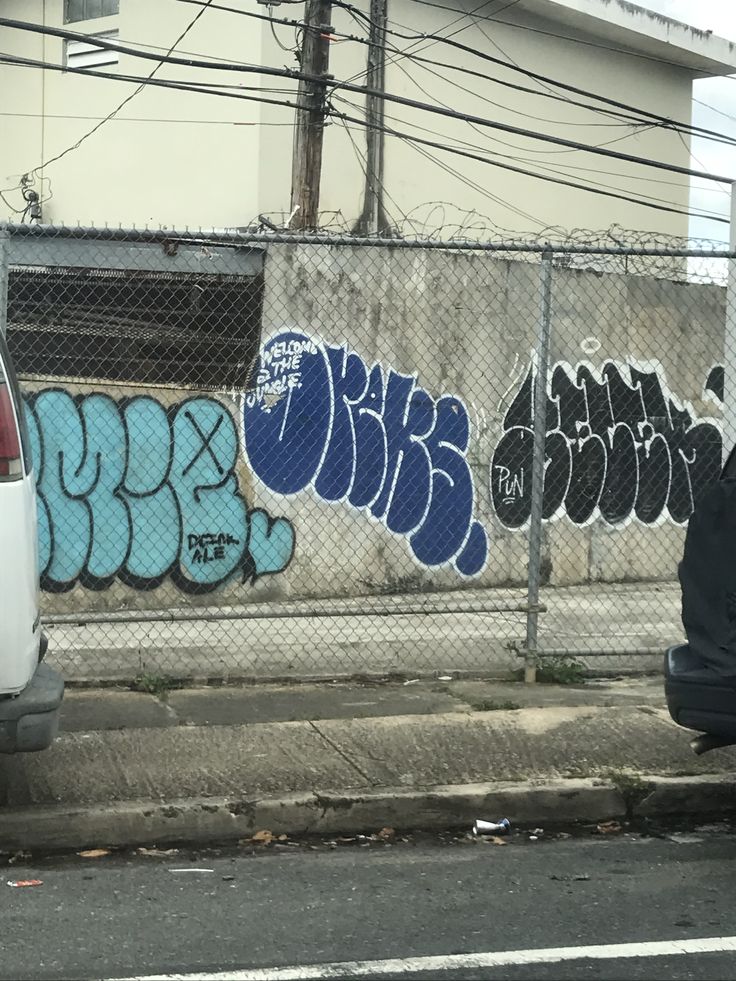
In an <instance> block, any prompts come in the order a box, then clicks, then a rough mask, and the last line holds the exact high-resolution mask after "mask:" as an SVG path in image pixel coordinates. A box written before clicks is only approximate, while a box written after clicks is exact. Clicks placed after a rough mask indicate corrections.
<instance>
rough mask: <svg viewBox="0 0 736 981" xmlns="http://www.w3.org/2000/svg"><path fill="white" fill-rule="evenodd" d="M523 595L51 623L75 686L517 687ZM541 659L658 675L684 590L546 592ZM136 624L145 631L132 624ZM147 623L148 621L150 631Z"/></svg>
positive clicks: (638, 586)
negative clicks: (407, 680)
mask: <svg viewBox="0 0 736 981" xmlns="http://www.w3.org/2000/svg"><path fill="white" fill-rule="evenodd" d="M525 599H526V593H525V590H523V589H485V590H478V589H476V590H458V591H456V592H450V593H417V594H402V595H396V596H371V597H365V596H364V597H357V598H354V599H334V600H310V601H306V600H302V601H292V602H279V603H254V604H251V605H249V606H244V607H242V608H239V609H236V608H232V609H221V608H219V607H202V608H199V609H195V608H188V609H185V610H169V611H167V612H166V614H165V615H164V617H165V618H164V619H161V615H159V618H158V619H153V618H155V617H156V616H157V614H156V613H155V611H139V612H137V613H136V611H133V610H125V611H122V612H120V613H109V614H101V615H102V616H104V617H106V618H107V619H106V620H105V621H104V622H99V621H98V620H97V621H96V620H95V619H94V617H92V615H89V617H88V616H87V615H86V614H84V613H81V612H80V613H79V614H74V615H71V614H70V615H69V616H68V617H67V620H66V621H65V622H59V620H58V618H57V619H56V621H54V618H53V617H50V618H49V620H50V625H49V626H48V627H47V632H48V635H49V641H50V647H49V655H48V659H49V663H51V664H52V665H53V666H54V667H57V668H59V669H60V670H61V671H62V673H63V675H64V677H65V678H66V679H67V680H69V681H78V682H95V681H97V682H102V681H107V682H109V681H113V682H115V681H130V680H132V679H133V678H135V677H136V675H137V674H139V673H141V672H148V673H152V674H159V675H170V676H172V677H174V678H179V679H190V680H191V679H200V680H202V679H225V680H228V679H231V680H240V679H252V678H258V679H279V680H281V679H290V678H297V679H304V678H316V677H319V678H331V677H334V676H335V675H339V676H350V675H354V674H356V673H360V674H362V675H365V674H373V675H380V674H390V673H410V672H416V673H419V674H424V675H427V674H432V673H433V672H437V673H439V674H442V673H445V672H448V671H465V672H468V671H471V672H472V671H477V672H480V673H482V674H483V676H485V677H488V676H495V677H510V676H511V674H512V672H513V670H514V669H515V668H518V667H519V659H518V656H517V655H516V653H515V652H516V650H518V649H519V648H520V647H522V646H523V644H524V637H525V614H524V613H523V612H521V609H522V607H523V604H524V603H525ZM541 601H542V603H543V604H544V605H545V606H546V612H544V613H542V614H541V615H540V621H539V644H540V649H541V650H543V651H545V652H548V653H555V652H569V653H573V654H575V655H578V656H579V657H580V658H581V659H582V660H583V661H584V662H585V663H586V664H587V665H588V667H590V668H591V669H592V670H594V671H598V672H611V671H614V672H621V671H629V672H630V671H643V670H644V671H646V670H652V669H654V670H657V669H659V667H660V665H661V660H662V653H663V651H664V650H665V649H666V648H667V647H669V646H670V644H673V643H677V641H679V640H680V638H681V636H682V624H681V620H680V588H679V586H678V584H677V583H671V582H670V583H618V584H616V583H596V584H592V585H588V586H569V587H564V588H554V589H553V588H548V589H545V590H543V591H542V596H541ZM135 616H139V617H140V618H141V622H130V620H131V618H132V617H135ZM146 618H148V620H146Z"/></svg>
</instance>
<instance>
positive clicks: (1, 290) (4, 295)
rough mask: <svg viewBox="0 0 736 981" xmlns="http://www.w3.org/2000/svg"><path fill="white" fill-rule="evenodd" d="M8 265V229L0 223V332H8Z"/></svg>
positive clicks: (3, 333)
mask: <svg viewBox="0 0 736 981" xmlns="http://www.w3.org/2000/svg"><path fill="white" fill-rule="evenodd" d="M9 267H10V229H9V228H8V226H7V225H5V224H3V223H0V334H2V336H3V337H5V335H6V334H7V332H8V276H9Z"/></svg>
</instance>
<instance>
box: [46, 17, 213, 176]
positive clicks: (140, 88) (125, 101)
mask: <svg viewBox="0 0 736 981" xmlns="http://www.w3.org/2000/svg"><path fill="white" fill-rule="evenodd" d="M209 3H210V0H206V2H205V6H204V7H203V8H202V9H201V10H200V11H198V13H197V14H196V16H195V17H194V18H193V19H192V20H191V22H190V23H189V24H188V25H187V27H185V28H184V30H183V31H182V32H181V34H180V35H179V37H178V38H177V39H176V40H175V41H174V43H173V44H172V45H171V47H170V48H169V49H168V51H167V52H166V55H164V57H163V58H162V59H161V60H160V61H159V62H158V64H157V65H156V67H155V68H154V69H153V71H152V72H151V74H150V75H149V76H148V80H145V81H143V82H141V84H140V85H139V86H138V88H137V89H135V90H134V91H133V92H131V93H130V95H128V96H126V97H125V98H124V99H123V101H122V102H121V103H120V105H118V106H117V107H116V108H115V109H113V111H112V112H110V113H108V115H107V116H105V118H104V119H101V120H100V121H99V123H96V124H95V125H94V126H93V127H92V129H91V130H89V132H87V133H85V134H84V135H83V136H81V137H80V138H79V139H78V140H77V141H76V143H74V144H72V146H69V147H67V148H66V150H62V151H61V153H57V155H56V156H55V157H51V159H50V160H45V161H43V162H42V163H41V164H40V165H39V166H38V167H34V168H33V170H32V171H30V173H31V174H32V175H33V176H35V175H36V173H37V172H38V171H39V170H44V169H45V168H46V167H49V166H50V165H51V164H52V163H56V162H57V161H58V160H61V159H62V157H65V156H66V155H67V154H68V153H71V152H72V151H73V150H77V149H79V147H80V146H81V145H82V143H84V141H85V140H88V139H89V138H90V136H93V135H94V134H95V133H96V132H97V131H98V130H99V129H101V128H102V127H103V126H104V125H105V123H106V122H107V121H108V120H110V119H113V118H114V117H115V116H117V114H118V113H119V112H120V110H121V109H124V108H125V106H127V105H128V103H129V102H132V100H133V99H135V97H136V96H137V95H138V93H139V92H142V91H143V89H144V88H145V87H146V84H147V81H150V80H151V79H152V78H153V77H154V75H155V74H156V73H157V72H158V71H159V69H160V68H162V67H163V64H164V61H165V60H166V59H167V58H169V57H170V56H171V53H172V51H173V50H174V48H175V47H176V46H177V44H179V42H180V41H183V40H184V38H185V37H186V36H187V34H188V33H189V32H190V31H191V29H192V28H193V27H194V25H195V24H196V23H197V21H198V20H199V19H200V17H202V15H203V14H204V12H205V10H206V9H207V6H209ZM81 37H84V35H81ZM88 40H89V38H88ZM153 57H154V58H155V57H156V56H155V55H154V56H153Z"/></svg>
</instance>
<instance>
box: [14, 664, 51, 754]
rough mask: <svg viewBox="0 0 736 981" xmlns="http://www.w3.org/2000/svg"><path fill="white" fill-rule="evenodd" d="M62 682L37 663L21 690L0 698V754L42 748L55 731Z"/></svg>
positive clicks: (48, 742) (46, 666)
mask: <svg viewBox="0 0 736 981" xmlns="http://www.w3.org/2000/svg"><path fill="white" fill-rule="evenodd" d="M63 698H64V681H63V679H62V677H61V675H60V674H59V673H58V671H54V670H53V668H50V667H49V666H48V665H47V664H43V663H41V664H39V666H38V668H36V673H35V674H34V675H33V677H32V678H31V680H30V681H29V682H28V684H27V685H26V687H25V688H24V689H23V691H22V692H21V693H20V694H19V695H16V696H15V697H13V698H3V699H0V753H35V752H37V751H38V750H41V749H46V747H47V746H50V745H51V743H52V742H53V740H54V738H55V736H56V734H57V732H58V731H59V710H60V708H61V702H62V699H63Z"/></svg>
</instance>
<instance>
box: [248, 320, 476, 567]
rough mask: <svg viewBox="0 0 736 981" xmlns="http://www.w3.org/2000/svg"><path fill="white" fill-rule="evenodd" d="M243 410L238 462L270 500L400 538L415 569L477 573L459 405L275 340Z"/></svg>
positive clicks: (339, 354)
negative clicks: (358, 515)
mask: <svg viewBox="0 0 736 981" xmlns="http://www.w3.org/2000/svg"><path fill="white" fill-rule="evenodd" d="M243 412H244V429H243V431H244V438H245V449H246V454H247V457H248V460H249V462H250V465H251V468H252V469H253V471H254V473H255V474H256V475H257V476H258V477H259V478H260V480H262V481H263V483H264V484H265V485H266V486H267V487H268V488H270V489H271V490H272V491H275V492H277V493H279V494H284V495H291V494H296V493H298V492H299V491H303V490H305V489H306V488H307V487H312V488H313V489H314V492H315V493H316V494H317V495H318V496H319V497H321V498H322V499H323V500H325V501H344V502H346V503H347V504H349V505H351V506H352V507H354V508H356V509H358V510H362V511H363V512H364V513H366V514H369V515H371V516H372V517H373V518H375V519H378V520H379V521H381V522H382V523H383V524H384V525H385V526H386V527H387V528H388V529H389V530H390V531H391V532H393V533H394V534H396V535H401V536H404V537H405V538H406V539H407V540H408V543H409V547H410V548H411V551H412V553H413V554H414V556H415V558H416V559H417V560H418V561H419V562H421V563H422V564H423V565H426V566H431V567H435V566H441V565H445V564H447V563H452V564H453V565H454V567H455V569H456V570H457V571H458V572H459V573H460V574H461V575H464V576H473V575H477V574H478V573H480V572H481V571H482V570H483V568H484V567H485V565H486V561H487V558H488V539H487V536H486V532H485V529H484V528H483V526H482V525H481V524H480V522H479V521H478V520H476V518H475V507H474V502H475V495H474V489H473V477H472V474H471V471H470V467H469V465H468V459H467V451H468V444H469V439H470V423H469V420H468V414H467V411H466V409H465V406H464V405H463V403H462V402H461V401H460V399H458V398H456V397H454V396H450V395H443V396H441V397H440V398H433V397H432V396H431V395H430V394H429V393H428V392H426V391H425V390H424V389H423V388H421V387H420V385H419V384H418V382H417V379H416V378H415V377H414V376H413V375H404V374H401V373H400V372H397V371H394V370H393V369H385V368H384V367H383V366H381V365H379V364H373V365H367V364H366V363H365V362H364V361H363V359H362V358H361V357H359V356H358V355H357V354H356V353H355V352H353V351H349V350H348V349H347V348H346V347H336V346H330V345H323V344H322V343H321V342H318V341H315V340H313V339H312V338H310V337H307V336H306V335H305V334H301V333H298V332H295V331H286V332H284V333H281V334H279V335H278V336H277V337H275V338H274V339H273V340H271V341H269V342H268V344H266V346H265V348H264V350H263V352H262V355H261V364H260V371H259V375H258V383H257V387H256V389H255V390H254V391H252V392H248V393H247V394H246V397H245V402H244V410H243Z"/></svg>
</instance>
